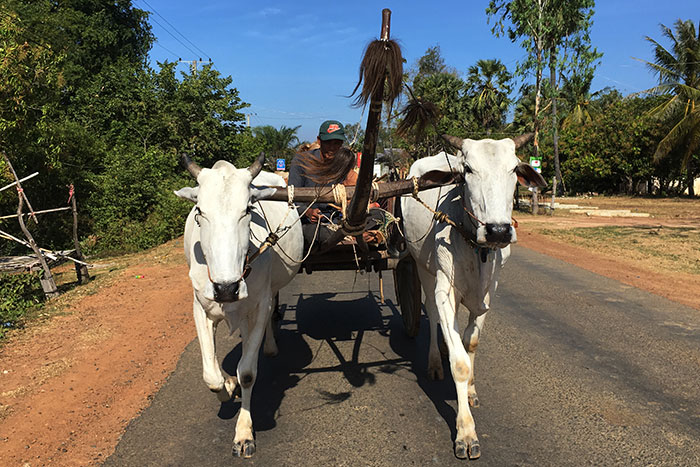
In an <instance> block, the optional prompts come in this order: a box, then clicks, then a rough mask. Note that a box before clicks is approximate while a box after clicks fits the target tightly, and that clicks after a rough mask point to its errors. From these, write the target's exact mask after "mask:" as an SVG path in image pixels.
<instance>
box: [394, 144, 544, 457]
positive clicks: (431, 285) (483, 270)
mask: <svg viewBox="0 0 700 467" xmlns="http://www.w3.org/2000/svg"><path fill="white" fill-rule="evenodd" d="M444 138H445V139H447V140H448V141H449V142H450V144H451V145H452V146H454V147H455V149H457V150H458V153H457V156H456V157H455V156H451V155H447V154H445V153H440V154H438V155H436V156H432V157H426V158H423V159H420V160H418V161H416V162H415V163H414V164H413V165H412V166H411V170H410V173H409V176H415V177H419V176H421V175H424V174H427V173H428V172H432V171H442V172H450V171H451V172H458V173H460V174H462V175H463V176H464V179H465V182H464V183H461V184H457V185H450V186H446V187H442V188H434V189H431V190H427V191H423V192H421V193H420V198H421V199H422V200H423V201H424V202H425V203H426V204H427V205H428V206H430V207H431V208H433V209H435V210H437V211H442V212H444V213H446V214H448V216H449V217H450V219H452V220H453V221H454V222H455V223H456V224H458V225H459V226H460V227H457V228H455V227H452V226H450V225H449V224H447V223H445V222H439V223H438V222H435V221H434V220H433V213H432V212H430V211H429V210H428V209H426V207H425V206H423V205H421V204H419V203H418V202H417V201H416V200H414V199H413V198H411V197H408V196H404V197H402V198H401V210H402V214H403V222H404V228H405V235H406V243H407V249H408V251H409V252H410V254H411V256H412V257H413V258H414V259H415V261H416V263H417V266H418V275H419V278H420V282H421V286H422V288H423V292H424V293H425V297H426V298H425V309H426V311H427V314H428V317H429V319H430V351H429V352H430V353H429V358H428V362H429V363H428V376H429V377H430V378H432V379H442V378H443V369H442V360H441V356H440V351H439V347H438V341H437V337H438V336H437V325H438V323H439V324H440V327H441V329H442V334H443V336H444V339H445V343H446V344H447V349H448V353H449V362H450V370H451V371H452V377H453V379H454V382H455V386H456V388H457V404H458V410H457V436H456V439H455V446H454V450H455V455H456V456H457V457H459V458H466V457H469V458H471V459H475V458H478V457H479V456H480V446H479V440H478V438H477V436H476V430H475V426H474V418H473V417H472V414H471V411H470V409H469V406H470V405H471V406H478V404H479V402H478V401H479V400H478V398H477V395H476V390H475V389H474V352H475V350H476V347H477V345H478V343H479V334H480V332H481V330H482V329H483V325H484V318H485V315H486V312H487V311H488V310H489V307H490V303H491V299H492V297H493V295H494V293H495V291H496V286H497V281H498V275H499V271H500V269H501V268H502V267H503V265H504V264H505V262H506V260H507V259H508V256H509V255H510V244H511V243H515V241H516V233H515V229H514V228H513V227H512V225H511V213H512V208H513V193H514V191H515V186H516V183H517V180H518V179H519V180H520V181H521V182H522V183H524V184H527V185H530V186H541V185H545V181H544V179H542V177H541V176H540V175H539V174H538V173H537V172H535V170H534V169H533V168H532V167H530V166H529V165H528V164H525V163H523V162H520V161H519V160H518V158H517V157H516V155H515V149H516V144H523V143H524V142H525V141H526V140H527V139H528V138H527V136H526V137H519V138H516V139H515V140H512V139H502V140H500V141H496V140H491V139H485V140H481V141H476V140H471V139H465V140H462V139H460V138H456V137H452V136H447V135H445V136H444ZM460 304H463V305H464V306H466V307H467V309H468V310H469V321H468V324H467V327H466V329H465V330H464V334H463V335H461V336H460V333H459V325H458V323H457V310H458V308H459V305H460Z"/></svg>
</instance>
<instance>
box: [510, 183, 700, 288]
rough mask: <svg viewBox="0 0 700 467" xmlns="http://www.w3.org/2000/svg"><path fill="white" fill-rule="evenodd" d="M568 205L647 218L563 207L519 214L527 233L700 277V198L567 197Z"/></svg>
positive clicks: (664, 269) (641, 263)
mask: <svg viewBox="0 0 700 467" xmlns="http://www.w3.org/2000/svg"><path fill="white" fill-rule="evenodd" d="M558 201H560V202H561V203H563V204H577V205H579V206H586V207H597V208H598V209H601V210H602V209H612V210H614V209H629V210H630V211H632V212H640V213H649V214H650V217H647V218H639V217H638V218H625V217H618V218H602V217H595V216H590V217H587V216H585V215H583V214H575V213H571V212H569V211H568V210H564V209H558V210H556V211H555V212H554V214H553V215H542V216H532V215H529V214H523V213H517V216H518V220H520V221H521V222H523V223H524V225H525V226H526V228H527V230H530V231H532V232H535V233H539V234H543V235H547V236H549V237H551V238H553V239H556V240H558V241H561V242H565V243H569V244H572V245H576V246H578V247H581V248H585V249H588V250H591V251H595V252H597V253H603V254H606V255H609V256H611V257H620V258H627V259H630V260H632V261H634V262H635V263H638V264H639V265H640V266H644V267H647V268H648V269H650V270H652V271H663V272H671V273H676V272H684V273H689V274H699V275H700V199H684V198H671V199H657V198H640V197H630V196H596V197H586V198H561V199H559V200H558Z"/></svg>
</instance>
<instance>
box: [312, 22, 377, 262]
mask: <svg viewBox="0 0 700 467" xmlns="http://www.w3.org/2000/svg"><path fill="white" fill-rule="evenodd" d="M390 24H391V10H389V9H388V8H384V9H383V10H382V29H381V35H380V40H381V41H388V40H389V30H390ZM385 82H386V72H385V73H384V77H383V78H382V85H381V86H377V87H376V88H375V89H374V92H373V93H372V95H371V96H370V104H369V113H368V115H367V127H366V129H365V141H364V144H363V146H362V161H361V162H360V171H359V173H358V174H357V183H356V184H355V187H356V190H355V193H354V195H353V197H352V200H351V201H350V205H349V206H348V210H347V213H348V214H347V218H346V219H345V220H344V221H343V228H342V229H338V230H337V231H335V232H334V233H333V234H332V235H331V236H330V238H328V240H326V242H325V243H323V244H322V245H320V247H319V251H320V252H324V251H326V250H328V249H330V248H332V247H333V246H335V245H336V244H337V243H338V242H339V241H340V240H342V239H343V237H344V236H345V235H346V233H347V234H351V235H354V236H355V237H356V238H357V240H358V244H360V246H361V247H364V242H363V240H362V232H363V230H364V226H365V222H366V218H367V204H368V202H369V197H370V191H371V185H372V178H373V177H374V156H375V154H376V152H377V140H378V137H379V125H380V123H381V118H382V105H383V101H384V83H385ZM366 83H367V80H366V79H365V84H366Z"/></svg>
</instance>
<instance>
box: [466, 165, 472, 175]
mask: <svg viewBox="0 0 700 467" xmlns="http://www.w3.org/2000/svg"><path fill="white" fill-rule="evenodd" d="M464 173H468V174H473V173H474V171H473V170H472V168H471V167H469V166H468V165H465V166H464Z"/></svg>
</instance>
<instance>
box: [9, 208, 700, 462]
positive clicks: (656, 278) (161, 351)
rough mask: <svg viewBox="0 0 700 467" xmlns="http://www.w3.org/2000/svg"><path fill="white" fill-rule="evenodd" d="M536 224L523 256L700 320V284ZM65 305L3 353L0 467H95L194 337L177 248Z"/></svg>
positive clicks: (529, 224) (527, 231)
mask: <svg viewBox="0 0 700 467" xmlns="http://www.w3.org/2000/svg"><path fill="white" fill-rule="evenodd" d="M541 221H542V219H538V218H531V219H524V220H522V221H521V225H520V227H519V229H518V236H519V245H520V247H525V248H530V249H533V250H535V251H539V252H542V253H544V254H547V255H550V256H553V257H556V258H559V259H561V260H563V261H567V262H569V263H572V264H575V265H577V266H580V267H582V268H585V269H588V270H590V271H592V272H595V273H597V274H601V275H603V276H606V277H610V278H613V279H616V280H619V281H622V282H624V283H626V284H629V285H632V286H634V287H638V288H640V289H643V290H648V291H650V292H653V293H657V294H659V295H662V296H664V297H667V298H669V299H671V300H674V301H677V302H680V303H683V304H686V305H688V306H691V307H694V308H696V309H698V310H700V276H694V275H690V274H688V275H687V276H686V275H678V274H670V273H661V272H658V271H654V268H653V265H649V264H635V263H634V262H630V261H626V260H625V259H624V258H622V257H615V258H613V257H610V256H608V255H604V254H602V253H599V252H595V251H590V250H588V249H585V248H583V247H581V246H578V245H571V244H567V243H562V242H558V241H553V240H551V239H550V238H549V237H546V236H544V235H541V234H538V233H536V232H535V231H534V230H535V228H534V227H535V226H536V225H538V224H537V223H538V222H541ZM545 221H546V220H545ZM577 222H582V221H581V220H580V219H579V220H578V221H577ZM606 222H608V221H607V220H606ZM555 224H557V225H560V224H561V223H560V222H559V220H557V222H555ZM164 257H167V260H163V259H162V258H164ZM67 300H69V301H71V302H70V305H69V306H67V307H64V308H63V309H62V310H61V311H60V312H54V316H52V317H51V319H48V320H46V321H44V322H42V323H37V324H35V325H32V326H30V327H28V328H27V329H25V330H22V331H21V332H18V333H16V334H15V335H14V336H12V337H11V339H10V340H9V341H8V342H6V343H5V344H4V345H2V347H0V425H1V426H2V430H1V431H0V465H30V466H36V465H47V464H50V465H66V466H75V465H94V464H99V463H101V461H102V460H104V459H105V458H106V457H108V456H109V455H110V454H111V453H112V452H113V450H114V447H115V446H116V444H117V443H118V441H119V438H120V437H121V435H122V434H123V432H124V430H125V429H126V426H127V425H128V423H129V422H130V421H131V420H132V419H133V418H134V417H136V416H137V415H138V414H139V412H140V411H141V410H143V409H144V408H145V407H147V406H148V404H149V403H150V399H151V397H152V396H153V394H155V393H156V392H157V391H158V389H159V387H160V386H161V385H162V384H163V383H164V382H165V380H166V379H167V378H168V375H169V374H171V372H172V371H173V370H174V368H175V365H176V363H177V361H178V358H179V356H180V354H181V353H182V351H183V349H184V348H185V346H186V345H187V344H188V343H189V342H190V341H191V340H192V339H193V338H194V337H195V329H194V326H193V323H192V319H191V309H192V308H191V307H192V291H191V286H190V283H189V279H188V277H187V268H186V266H185V261H184V256H183V255H182V241H181V240H178V241H174V242H171V243H169V244H168V245H165V246H163V247H160V248H159V250H158V254H154V253H153V252H147V253H144V254H142V255H140V256H139V257H136V258H135V259H132V261H131V265H130V266H128V267H127V268H126V269H124V270H122V271H121V272H120V273H119V274H118V276H115V277H114V278H113V279H112V283H111V284H110V283H108V284H106V285H105V286H104V287H102V288H99V289H97V288H96V289H95V292H94V293H93V294H92V295H87V296H83V297H77V296H74V298H72V299H71V298H70V297H68V298H67Z"/></svg>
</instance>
